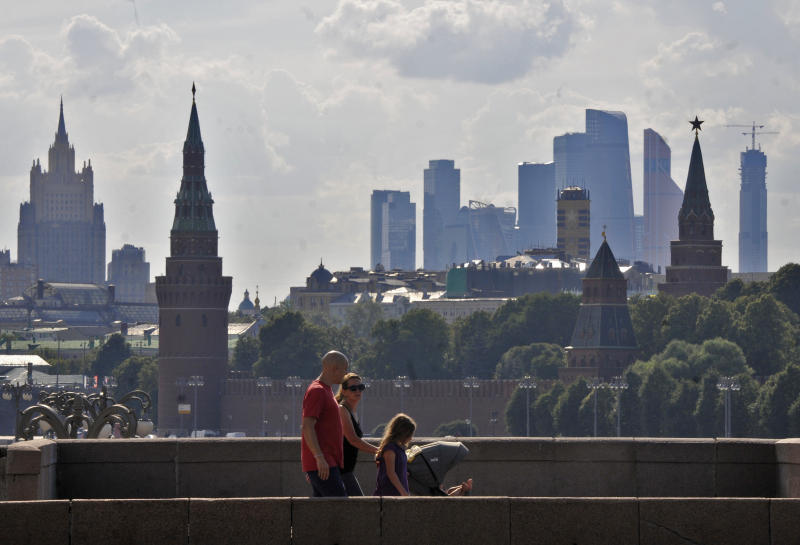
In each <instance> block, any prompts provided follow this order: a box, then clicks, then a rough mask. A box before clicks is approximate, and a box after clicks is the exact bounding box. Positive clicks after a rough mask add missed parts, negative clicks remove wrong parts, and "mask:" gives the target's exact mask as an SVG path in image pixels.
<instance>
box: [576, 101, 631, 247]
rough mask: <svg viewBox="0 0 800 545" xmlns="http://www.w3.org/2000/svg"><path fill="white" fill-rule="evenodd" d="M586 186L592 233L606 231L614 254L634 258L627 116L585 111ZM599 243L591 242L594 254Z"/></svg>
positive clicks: (618, 113) (616, 113)
mask: <svg viewBox="0 0 800 545" xmlns="http://www.w3.org/2000/svg"><path fill="white" fill-rule="evenodd" d="M586 136H587V148H586V149H587V151H586V153H587V160H586V169H587V170H586V185H585V187H586V188H587V189H588V190H590V191H591V192H592V218H591V224H590V228H591V231H592V233H599V232H601V231H605V232H606V234H607V235H608V236H609V237H611V238H612V239H613V240H614V247H615V248H616V249H617V257H618V258H621V259H627V260H629V261H630V262H633V260H634V259H635V257H636V256H635V243H634V236H635V235H634V219H633V183H632V181H631V158H630V150H629V148H628V119H627V118H626V117H625V114H624V113H622V112H609V111H603V110H586ZM598 247H599V243H594V244H592V250H591V253H595V252H596V251H597V249H598Z"/></svg>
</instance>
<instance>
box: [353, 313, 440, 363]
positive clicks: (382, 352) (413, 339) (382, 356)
mask: <svg viewBox="0 0 800 545" xmlns="http://www.w3.org/2000/svg"><path fill="white" fill-rule="evenodd" d="M372 334H373V337H374V338H375V344H374V345H373V346H372V349H371V350H369V351H368V353H367V354H365V356H364V357H362V358H361V359H360V360H359V361H358V368H359V369H360V370H361V371H362V372H363V373H365V374H367V375H368V376H370V377H375V378H392V377H395V376H397V375H407V376H409V377H411V378H412V379H443V378H449V377H451V376H453V373H452V370H451V369H450V368H448V367H447V365H446V364H447V362H448V360H449V353H450V329H449V328H448V326H447V322H445V321H444V318H442V317H441V316H439V315H438V314H436V313H434V312H432V311H430V310H427V309H415V310H411V311H409V312H407V313H406V314H404V315H403V317H402V318H401V319H400V320H383V321H380V322H378V323H377V324H376V325H375V328H374V329H373V332H372Z"/></svg>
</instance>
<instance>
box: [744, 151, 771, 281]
mask: <svg viewBox="0 0 800 545" xmlns="http://www.w3.org/2000/svg"><path fill="white" fill-rule="evenodd" d="M741 165H742V166H741V176H742V186H741V188H740V189H739V272H766V271H767V270H768V269H767V183H766V179H767V156H766V155H765V154H764V153H763V152H762V151H761V150H756V149H748V150H747V151H744V152H742V153H741Z"/></svg>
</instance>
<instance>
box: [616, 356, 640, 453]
mask: <svg viewBox="0 0 800 545" xmlns="http://www.w3.org/2000/svg"><path fill="white" fill-rule="evenodd" d="M625 382H626V383H627V384H628V388H627V389H625V390H623V391H622V392H621V393H620V394H619V395H620V401H619V412H620V413H619V418H620V428H621V434H622V436H624V437H638V436H640V435H642V403H641V399H640V398H639V390H641V387H642V377H641V376H640V375H639V374H638V373H635V372H634V371H631V370H628V371H627V372H626V373H625Z"/></svg>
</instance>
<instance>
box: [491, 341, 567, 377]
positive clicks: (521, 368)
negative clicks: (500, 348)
mask: <svg viewBox="0 0 800 545" xmlns="http://www.w3.org/2000/svg"><path fill="white" fill-rule="evenodd" d="M566 364H567V362H566V354H565V352H564V350H563V349H562V348H561V347H560V346H558V345H555V344H550V343H533V344H529V345H527V346H515V347H513V348H510V349H509V350H508V351H507V352H506V353H505V354H503V356H502V357H501V358H500V363H498V364H497V368H496V369H495V372H494V377H495V378H498V379H503V378H505V379H515V378H522V377H523V376H525V375H530V376H534V377H537V378H540V379H556V378H558V370H559V369H560V368H561V367H565V366H566Z"/></svg>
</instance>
